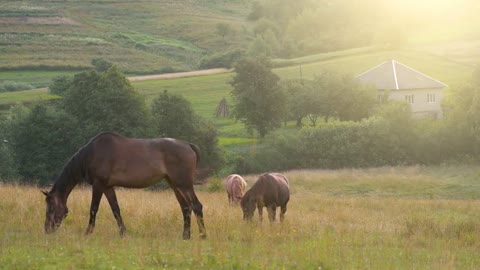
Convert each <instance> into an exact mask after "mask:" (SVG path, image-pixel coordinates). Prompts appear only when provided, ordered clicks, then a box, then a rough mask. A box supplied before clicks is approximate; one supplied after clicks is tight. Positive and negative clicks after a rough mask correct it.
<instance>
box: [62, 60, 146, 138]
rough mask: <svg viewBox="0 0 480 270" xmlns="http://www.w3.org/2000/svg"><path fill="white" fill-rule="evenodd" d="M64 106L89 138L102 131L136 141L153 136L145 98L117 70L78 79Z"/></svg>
mask: <svg viewBox="0 0 480 270" xmlns="http://www.w3.org/2000/svg"><path fill="white" fill-rule="evenodd" d="M63 102H64V107H65V110H66V111H67V112H68V113H70V114H71V115H73V116H74V117H75V118H76V119H78V121H79V124H80V125H81V126H82V128H83V129H84V131H85V133H84V134H85V135H86V137H93V136H94V135H96V134H98V133H100V132H102V131H114V132H119V133H121V134H123V135H125V136H133V137H135V136H146V135H148V134H149V133H150V131H149V125H148V123H149V121H150V115H149V112H148V109H147V107H146V105H145V100H144V98H143V97H142V96H141V95H140V94H139V93H138V92H137V91H135V89H134V88H133V87H132V85H131V84H130V82H129V81H128V79H127V78H126V77H125V75H124V74H123V73H121V72H120V71H118V69H117V68H116V67H115V66H112V67H110V68H109V69H108V70H107V71H105V72H104V73H98V72H96V71H89V72H83V73H80V74H77V75H75V77H74V78H73V80H72V83H71V87H70V88H69V91H68V93H67V94H66V95H65V98H64V99H63Z"/></svg>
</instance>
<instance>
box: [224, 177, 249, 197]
mask: <svg viewBox="0 0 480 270" xmlns="http://www.w3.org/2000/svg"><path fill="white" fill-rule="evenodd" d="M246 186H247V182H246V181H245V179H243V177H241V176H240V175H238V174H231V175H229V176H227V179H226V180H225V189H226V190H227V192H228V194H234V193H235V190H237V189H240V190H241V191H242V192H243V190H245V187H246Z"/></svg>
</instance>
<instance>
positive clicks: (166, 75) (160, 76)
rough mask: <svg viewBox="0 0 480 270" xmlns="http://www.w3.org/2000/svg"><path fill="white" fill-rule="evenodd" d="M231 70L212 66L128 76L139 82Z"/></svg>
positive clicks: (132, 80) (131, 79)
mask: <svg viewBox="0 0 480 270" xmlns="http://www.w3.org/2000/svg"><path fill="white" fill-rule="evenodd" d="M230 71H231V70H230V69H226V68H212V69H203V70H194V71H186V72H176V73H164V74H157V75H145V76H133V77H128V80H130V81H131V82H138V81H146V80H156V79H176V78H184V77H194V76H202V75H212V74H220V73H226V72H230Z"/></svg>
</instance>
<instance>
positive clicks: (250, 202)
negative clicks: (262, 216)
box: [240, 194, 256, 220]
mask: <svg viewBox="0 0 480 270" xmlns="http://www.w3.org/2000/svg"><path fill="white" fill-rule="evenodd" d="M240 206H241V207H242V211H243V219H244V220H251V219H252V217H253V213H254V212H255V206H256V201H255V198H253V196H248V194H245V196H243V197H242V199H241V200H240Z"/></svg>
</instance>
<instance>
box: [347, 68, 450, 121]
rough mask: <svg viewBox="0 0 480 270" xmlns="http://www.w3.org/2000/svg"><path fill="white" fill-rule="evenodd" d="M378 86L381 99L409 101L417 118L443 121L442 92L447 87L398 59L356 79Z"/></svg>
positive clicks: (372, 69)
mask: <svg viewBox="0 0 480 270" xmlns="http://www.w3.org/2000/svg"><path fill="white" fill-rule="evenodd" d="M356 78H357V79H358V80H359V81H360V82H362V83H365V84H371V85H374V86H375V87H376V88H377V90H378V96H379V99H382V98H384V97H385V96H386V95H388V99H390V100H405V101H406V102H408V103H410V105H411V108H412V112H413V113H414V114H415V115H417V116H431V117H433V118H441V117H442V116H443V113H442V107H441V104H442V92H443V89H444V88H445V87H447V85H446V84H444V83H442V82H440V81H438V80H435V79H433V78H431V77H429V76H427V75H425V74H423V73H421V72H419V71H416V70H415V69H413V68H411V67H408V66H406V65H404V64H402V63H399V62H398V61H395V60H389V61H387V62H384V63H382V64H380V65H378V66H376V67H373V68H371V69H369V70H367V71H365V72H363V73H361V74H360V75H358V76H357V77H356Z"/></svg>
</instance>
